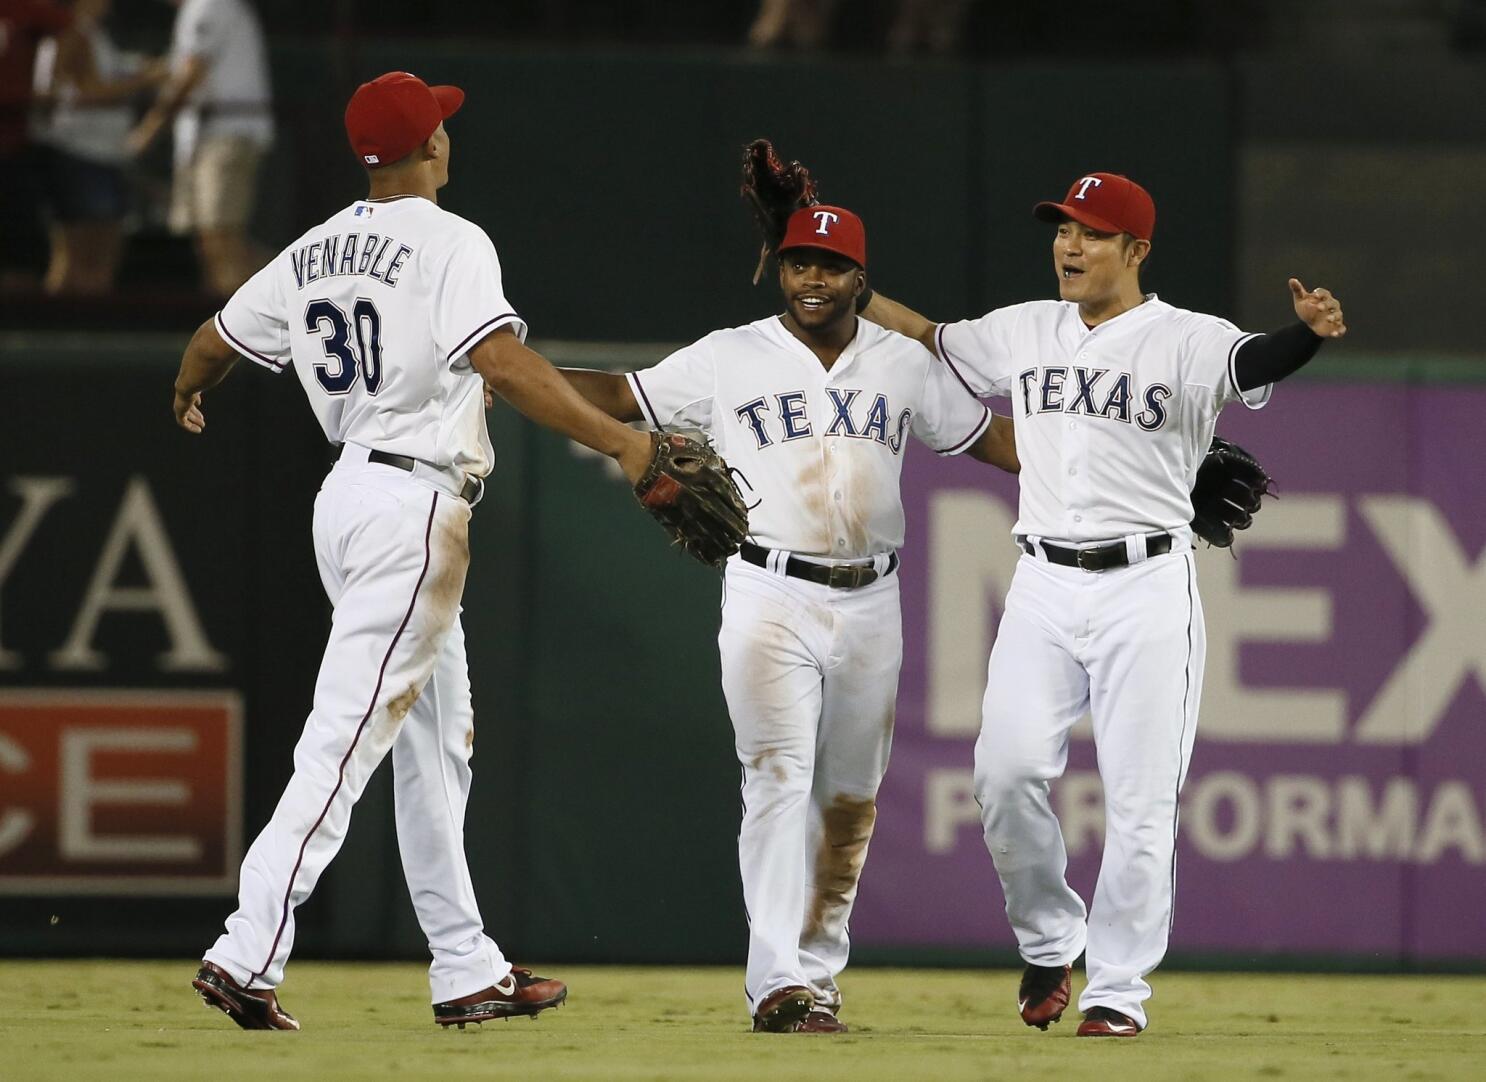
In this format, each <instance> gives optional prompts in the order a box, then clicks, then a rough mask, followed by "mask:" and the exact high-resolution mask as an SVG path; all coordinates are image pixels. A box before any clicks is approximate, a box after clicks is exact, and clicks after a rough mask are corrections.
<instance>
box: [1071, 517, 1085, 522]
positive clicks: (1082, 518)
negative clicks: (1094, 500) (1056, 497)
mask: <svg viewBox="0 0 1486 1082" xmlns="http://www.w3.org/2000/svg"><path fill="white" fill-rule="evenodd" d="M1083 520H1084V517H1083V515H1074V516H1073V521H1074V522H1082V521H1083Z"/></svg>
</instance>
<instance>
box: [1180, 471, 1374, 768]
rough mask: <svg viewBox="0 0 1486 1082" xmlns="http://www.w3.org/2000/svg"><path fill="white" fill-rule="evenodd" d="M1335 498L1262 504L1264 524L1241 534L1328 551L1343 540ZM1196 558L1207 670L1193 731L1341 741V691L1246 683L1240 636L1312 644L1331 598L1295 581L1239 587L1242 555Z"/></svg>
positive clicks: (1256, 545) (1252, 541)
mask: <svg viewBox="0 0 1486 1082" xmlns="http://www.w3.org/2000/svg"><path fill="white" fill-rule="evenodd" d="M1346 533H1347V505H1346V502H1345V501H1344V500H1343V499H1342V498H1341V497H1340V496H1291V495H1287V496H1286V497H1285V499H1284V500H1282V501H1276V502H1273V503H1266V504H1265V507H1264V518H1263V519H1262V524H1261V525H1257V526H1256V527H1255V528H1254V529H1252V530H1249V531H1248V532H1247V533H1245V534H1244V535H1243V545H1242V549H1243V551H1244V552H1245V553H1247V552H1249V551H1250V550H1253V549H1260V548H1282V549H1319V550H1321V551H1323V552H1324V551H1333V550H1335V549H1339V548H1341V547H1342V545H1343V544H1344V543H1345V542H1346ZM1214 555H1215V556H1216V557H1217V558H1215V559H1205V560H1204V559H1199V561H1198V565H1197V582H1198V587H1199V589H1200V590H1201V592H1202V611H1203V614H1204V616H1205V617H1206V619H1207V673H1206V675H1205V677H1204V678H1203V696H1202V714H1201V722H1200V724H1199V727H1198V730H1197V731H1198V736H1199V738H1201V739H1204V740H1231V741H1245V742H1256V743H1263V744H1269V743H1291V742H1307V743H1320V744H1339V743H1341V742H1342V741H1343V740H1345V738H1346V730H1347V696H1346V693H1345V692H1344V691H1342V690H1341V689H1339V688H1255V687H1248V686H1246V685H1245V684H1244V682H1243V679H1242V677H1241V675H1240V673H1239V655H1240V651H1241V648H1242V646H1243V644H1244V643H1245V642H1272V643H1318V642H1325V641H1327V640H1328V639H1330V638H1331V634H1332V608H1331V596H1330V595H1329V594H1328V593H1327V592H1326V591H1324V590H1321V589H1315V588H1299V587H1283V588H1281V587H1272V586H1241V585H1240V584H1239V573H1240V570H1241V568H1242V566H1243V563H1242V558H1241V557H1240V559H1238V560H1231V559H1229V558H1228V556H1227V554H1226V553H1221V552H1220V553H1216V554H1214Z"/></svg>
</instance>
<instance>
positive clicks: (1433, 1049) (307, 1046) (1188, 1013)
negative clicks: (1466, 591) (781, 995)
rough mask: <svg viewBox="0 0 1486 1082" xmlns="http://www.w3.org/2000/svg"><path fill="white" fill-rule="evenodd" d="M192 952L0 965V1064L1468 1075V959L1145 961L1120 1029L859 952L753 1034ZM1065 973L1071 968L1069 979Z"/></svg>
mask: <svg viewBox="0 0 1486 1082" xmlns="http://www.w3.org/2000/svg"><path fill="white" fill-rule="evenodd" d="M193 972H194V965H193V963H192V962H190V961H184V960H183V961H177V962H108V961H89V962H70V961H69V962H16V961H6V962H0V974H3V976H0V1079H4V1080H6V1082H30V1080H33V1079H35V1080H41V1079H66V1080H69V1082H77V1080H80V1079H87V1080H88V1082H132V1080H135V1079H144V1080H149V1082H164V1080H168V1079H237V1078H243V1079H248V1078H251V1079H255V1080H263V1082H268V1080H297V1079H315V1080H318V1079H383V1078H387V1079H399V1080H407V1082H412V1080H418V1079H437V1080H439V1082H453V1080H456V1079H465V1078H510V1079H523V1080H527V1082H547V1080H549V1079H605V1080H607V1079H614V1080H629V1079H692V1078H700V1079H717V1080H728V1079H740V1080H741V1079H750V1080H751V1079H764V1080H771V1082H772V1080H781V1082H827V1080H832V1079H847V1080H850V1082H876V1080H878V1079H894V1080H911V1079H1016V1080H1018V1082H1021V1080H1030V1079H1043V1078H1046V1079H1067V1080H1070V1082H1118V1080H1121V1079H1136V1080H1138V1082H1164V1080H1168V1079H1194V1080H1204V1079H1218V1080H1226V1079H1245V1078H1260V1079H1276V1078H1281V1079H1283V1078H1290V1079H1305V1080H1311V1079H1332V1078H1335V1079H1349V1080H1354V1082H1363V1080H1372V1079H1388V1080H1408V1082H1413V1080H1422V1079H1482V1078H1486V1010H1483V1007H1486V977H1461V976H1427V977H1425V976H1408V977H1377V976H1366V977H1355V976H1317V975H1304V976H1293V975H1288V974H1263V975H1249V974H1244V975H1229V974H1201V973H1163V974H1159V975H1158V976H1157V978H1156V981H1155V988H1156V996H1155V998H1154V999H1153V1000H1152V1001H1151V1004H1150V1013H1151V1026H1150V1028H1149V1029H1148V1030H1147V1031H1146V1032H1145V1033H1143V1034H1142V1035H1141V1036H1140V1037H1139V1038H1137V1039H1135V1040H1101V1041H1092V1040H1077V1039H1075V1038H1074V1036H1073V1031H1074V1028H1075V1027H1074V1025H1071V1024H1070V1023H1071V1022H1073V1021H1074V1019H1075V1017H1076V1016H1075V1014H1074V1013H1073V1012H1072V1011H1070V1012H1069V1015H1068V1017H1067V1018H1066V1019H1065V1020H1064V1021H1063V1022H1062V1023H1061V1024H1059V1025H1056V1026H1053V1027H1052V1028H1051V1029H1050V1030H1049V1031H1048V1032H1046V1033H1039V1032H1038V1031H1036V1030H1031V1029H1028V1028H1026V1027H1025V1026H1023V1025H1022V1024H1021V1021H1020V1019H1018V1018H1017V1017H1016V1013H1015V1009H1014V1007H1013V1005H1012V1004H1013V1000H1014V998H1015V991H1016V974H1015V973H1012V972H1010V971H997V972H984V971H976V972H967V971H944V970H907V969H858V970H854V971H851V972H849V973H848V974H847V975H846V977H845V979H844V980H843V982H842V988H843V991H844V992H845V995H846V998H847V1003H846V1007H845V1009H844V1010H843V1011H842V1017H843V1018H844V1019H845V1020H846V1021H848V1022H850V1023H851V1026H852V1030H853V1032H852V1033H851V1034H849V1035H847V1036H844V1037H825V1036H807V1035H774V1034H758V1035H755V1034H752V1033H749V1032H748V1026H747V1018H746V1017H745V1016H744V1014H743V1008H742V1006H741V998H742V993H741V983H742V973H741V971H739V970H736V969H711V968H707V969H675V968H671V969H662V968H655V969H630V968H597V967H550V968H549V967H541V968H539V972H548V973H550V974H551V975H556V976H559V977H561V978H563V979H564V980H566V981H567V982H568V984H569V987H570V988H571V994H570V996H569V999H568V1003H567V1005H566V1006H565V1007H563V1008H561V1009H560V1010H556V1011H548V1012H546V1013H545V1014H544V1015H542V1016H541V1018H539V1019H538V1020H536V1021H530V1020H527V1019H518V1020H515V1021H510V1022H493V1023H486V1024H485V1025H484V1026H483V1027H481V1026H471V1027H470V1028H469V1029H467V1030H465V1031H463V1032H460V1031H459V1030H453V1029H451V1030H449V1031H447V1032H445V1031H441V1030H439V1029H438V1028H437V1027H436V1026H435V1025H434V1024H433V1022H432V1017H431V1015H430V1013H429V1009H428V996H427V985H426V983H425V979H424V970H423V967H421V966H417V965H393V964H385V965H384V964H354V965H353V964H315V963H295V964H294V965H292V966H291V967H290V970H289V977H288V981H287V983H286V984H285V986H284V988H283V989H282V995H283V1000H284V1005H285V1006H286V1007H287V1008H288V1009H289V1010H290V1011H292V1012H294V1014H295V1015H296V1016H297V1017H298V1018H299V1020H300V1023H301V1024H302V1025H303V1026H304V1029H303V1031H301V1032H299V1033H264V1032H254V1033H245V1032H243V1031H241V1030H239V1029H237V1028H236V1027H235V1026H234V1025H232V1023H231V1022H230V1021H228V1019H227V1017H226V1016H225V1015H222V1014H219V1013H218V1012H216V1011H209V1010H207V1009H205V1008H204V1007H203V1006H202V1005H201V1004H200V1002H199V1001H198V1000H197V999H196V997H195V994H194V993H193V992H192V991H191V989H190V987H189V981H190V978H191V975H192V973H193ZM1077 990H1078V985H1077V984H1075V993H1076V992H1077Z"/></svg>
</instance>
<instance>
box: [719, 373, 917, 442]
mask: <svg viewBox="0 0 1486 1082" xmlns="http://www.w3.org/2000/svg"><path fill="white" fill-rule="evenodd" d="M826 394H827V395H828V396H829V397H830V400H831V410H832V413H833V415H832V417H831V423H830V425H829V426H827V428H826V435H827V436H837V437H846V438H848V439H858V440H873V441H875V442H877V443H880V444H882V445H883V446H884V447H887V448H888V449H889V450H891V451H892V452H893V454H895V455H896V454H901V453H902V450H903V440H904V437H905V436H906V435H907V433H908V426H909V425H910V424H911V423H912V421H913V411H912V410H909V409H905V410H903V411H902V412H901V413H899V414H898V419H897V423H896V424H895V425H894V426H893V432H892V435H888V418H889V417H890V416H892V407H890V406H889V405H888V401H887V396H886V395H881V394H878V395H874V396H873V397H872V404H871V405H870V406H869V407H867V413H866V419H865V420H864V421H862V422H861V423H860V424H858V423H857V420H856V418H855V416H854V415H853V410H854V409H855V408H856V407H855V403H856V400H857V399H858V398H860V397H861V395H862V392H861V391H860V390H853V389H851V388H847V387H827V388H826ZM773 398H774V403H775V408H777V411H778V414H779V418H778V421H777V422H774V423H773V425H772V427H775V428H777V429H779V430H780V432H782V435H783V439H782V441H781V442H783V443H788V442H790V441H791V440H799V439H804V438H805V437H807V436H812V435H814V434H815V433H814V430H813V429H812V428H811V426H810V420H809V416H808V414H809V410H808V408H807V399H806V396H805V392H804V391H786V392H785V393H784V394H776V395H774V396H773ZM734 412H735V413H736V414H737V415H738V420H740V421H742V422H743V423H744V424H745V425H747V426H748V429H749V431H750V432H752V433H753V438H754V440H755V441H757V443H758V446H759V449H760V450H763V449H764V448H765V447H769V446H771V445H772V444H773V443H774V442H775V441H774V438H773V437H772V436H771V435H770V434H769V429H770V427H771V424H770V422H771V421H773V419H772V418H770V417H769V416H768V414H769V413H770V412H771V407H770V404H769V400H768V399H767V398H755V399H754V400H753V401H752V402H745V403H744V404H743V405H741V406H739V407H738V408H737V409H736V410H735V411H734Z"/></svg>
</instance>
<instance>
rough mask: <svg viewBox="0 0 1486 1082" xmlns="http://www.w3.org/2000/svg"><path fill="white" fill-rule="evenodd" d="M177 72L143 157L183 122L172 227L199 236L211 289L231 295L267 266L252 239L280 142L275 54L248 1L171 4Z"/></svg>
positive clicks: (145, 127)
mask: <svg viewBox="0 0 1486 1082" xmlns="http://www.w3.org/2000/svg"><path fill="white" fill-rule="evenodd" d="M169 2H170V3H172V4H174V5H175V6H176V8H177V11H176V18H175V31H174V38H173V40H172V42H171V51H170V58H171V74H170V78H169V80H168V81H167V82H166V83H165V85H164V86H163V87H162V88H161V90H160V94H159V97H158V98H157V99H156V101H155V104H154V106H153V107H152V108H151V109H150V111H149V112H148V113H146V114H145V116H144V118H143V119H142V120H141V121H140V122H139V126H138V127H136V128H135V129H134V131H133V132H132V133H130V136H129V145H130V149H131V150H132V151H133V152H134V153H136V154H139V153H143V152H144V150H145V149H146V148H148V147H149V146H150V144H151V143H153V142H154V141H155V139H156V138H157V137H158V136H159V134H160V132H161V131H162V130H163V129H164V127H165V124H166V122H167V121H169V120H171V119H174V121H175V174H174V185H173V188H172V191H171V203H170V226H171V228H172V229H173V230H175V231H176V232H178V233H194V235H195V238H196V250H197V255H198V256H199V257H200V260H201V267H202V273H203V278H204V279H205V284H206V287H207V289H208V290H210V291H211V292H212V293H215V294H217V295H219V296H223V297H225V296H229V295H230V294H231V293H232V292H233V291H235V290H236V289H237V287H238V286H240V285H242V283H243V282H245V281H247V280H248V278H249V277H250V276H251V275H252V274H253V272H254V271H256V270H257V269H258V267H259V266H261V265H262V263H263V262H264V259H263V257H262V255H261V253H260V252H259V250H258V249H257V247H256V246H255V245H254V244H253V243H252V242H251V241H250V240H249V239H248V221H249V218H250V217H251V215H252V210H253V197H254V194H255V192H256V188H257V179H258V168H259V165H260V164H261V162H262V160H263V155H264V152H265V151H266V150H267V148H268V145H269V144H270V143H271V142H272V141H273V113H272V108H271V103H270V93H269V82H268V56H267V47H266V46H265V44H264V40H263V30H262V27H261V26H260V25H259V22H258V16H257V15H256V14H255V13H254V11H253V9H252V8H251V7H249V6H248V4H247V3H245V2H244V0H169Z"/></svg>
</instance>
